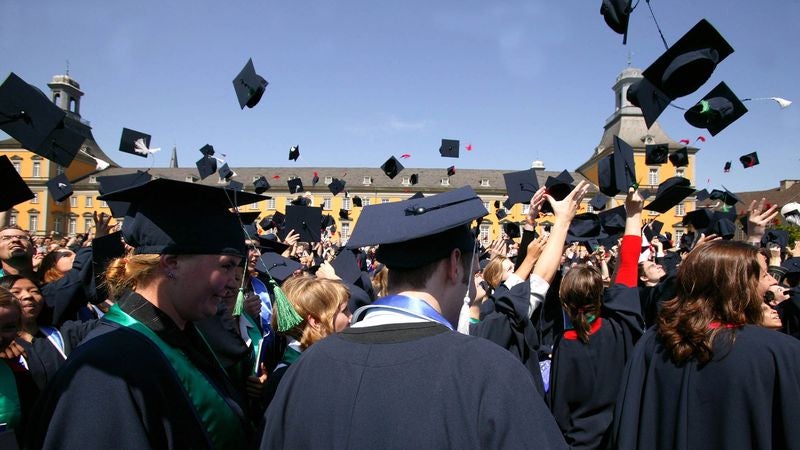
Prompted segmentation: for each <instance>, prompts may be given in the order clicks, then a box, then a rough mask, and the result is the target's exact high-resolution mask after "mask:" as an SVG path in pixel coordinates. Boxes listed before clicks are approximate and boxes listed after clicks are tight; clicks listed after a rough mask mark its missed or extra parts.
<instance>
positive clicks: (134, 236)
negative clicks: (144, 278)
mask: <svg viewBox="0 0 800 450" xmlns="http://www.w3.org/2000/svg"><path fill="white" fill-rule="evenodd" d="M165 198H169V199H172V200H173V201H170V202H165V201H164V199H165ZM99 199H100V200H105V201H123V202H128V203H130V207H129V208H128V211H127V212H126V214H125V216H126V217H125V221H124V222H123V226H122V234H123V236H124V238H125V242H127V243H128V244H129V245H131V246H133V247H134V248H135V252H136V253H137V254H172V255H183V254H192V255H234V256H240V257H245V256H247V247H246V246H245V243H244V239H243V238H242V226H241V223H240V221H239V217H238V216H237V215H236V214H234V213H231V212H230V211H229V210H230V208H234V207H237V206H242V205H246V204H252V203H257V202H259V201H261V200H264V199H265V197H263V196H260V195H257V194H251V193H248V192H234V191H230V190H227V189H221V188H218V187H214V186H205V185H202V184H197V183H187V182H183V181H175V180H170V179H167V178H158V179H154V180H150V181H148V182H146V183H144V184H140V185H138V186H134V187H131V188H128V189H124V190H121V191H116V192H111V193H109V194H104V195H102V196H100V197H99ZM187 230H191V232H187Z"/></svg>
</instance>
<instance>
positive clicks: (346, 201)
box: [342, 197, 350, 211]
mask: <svg viewBox="0 0 800 450" xmlns="http://www.w3.org/2000/svg"><path fill="white" fill-rule="evenodd" d="M342 209H345V210H347V211H350V197H345V198H343V199H342Z"/></svg>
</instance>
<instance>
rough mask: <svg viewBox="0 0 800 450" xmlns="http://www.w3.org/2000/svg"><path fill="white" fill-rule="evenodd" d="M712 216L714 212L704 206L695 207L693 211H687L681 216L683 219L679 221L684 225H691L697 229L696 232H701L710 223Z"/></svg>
mask: <svg viewBox="0 0 800 450" xmlns="http://www.w3.org/2000/svg"><path fill="white" fill-rule="evenodd" d="M713 217H714V213H712V212H711V211H710V210H708V209H706V208H701V209H696V210H694V211H689V212H688V213H686V215H685V216H683V220H682V221H681V223H682V224H684V225H691V226H693V227H694V229H695V230H697V232H698V233H702V232H703V231H704V230H705V229H706V228H708V226H709V225H711V220H712V219H713Z"/></svg>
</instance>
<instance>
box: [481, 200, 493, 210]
mask: <svg viewBox="0 0 800 450" xmlns="http://www.w3.org/2000/svg"><path fill="white" fill-rule="evenodd" d="M483 207H484V208H486V210H487V211H491V210H490V209H489V202H483Z"/></svg>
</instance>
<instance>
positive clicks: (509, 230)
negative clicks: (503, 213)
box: [503, 222, 519, 239]
mask: <svg viewBox="0 0 800 450" xmlns="http://www.w3.org/2000/svg"><path fill="white" fill-rule="evenodd" d="M503 232H505V233H506V236H508V238H509V239H516V238H518V237H519V224H518V223H516V222H506V223H504V224H503Z"/></svg>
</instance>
